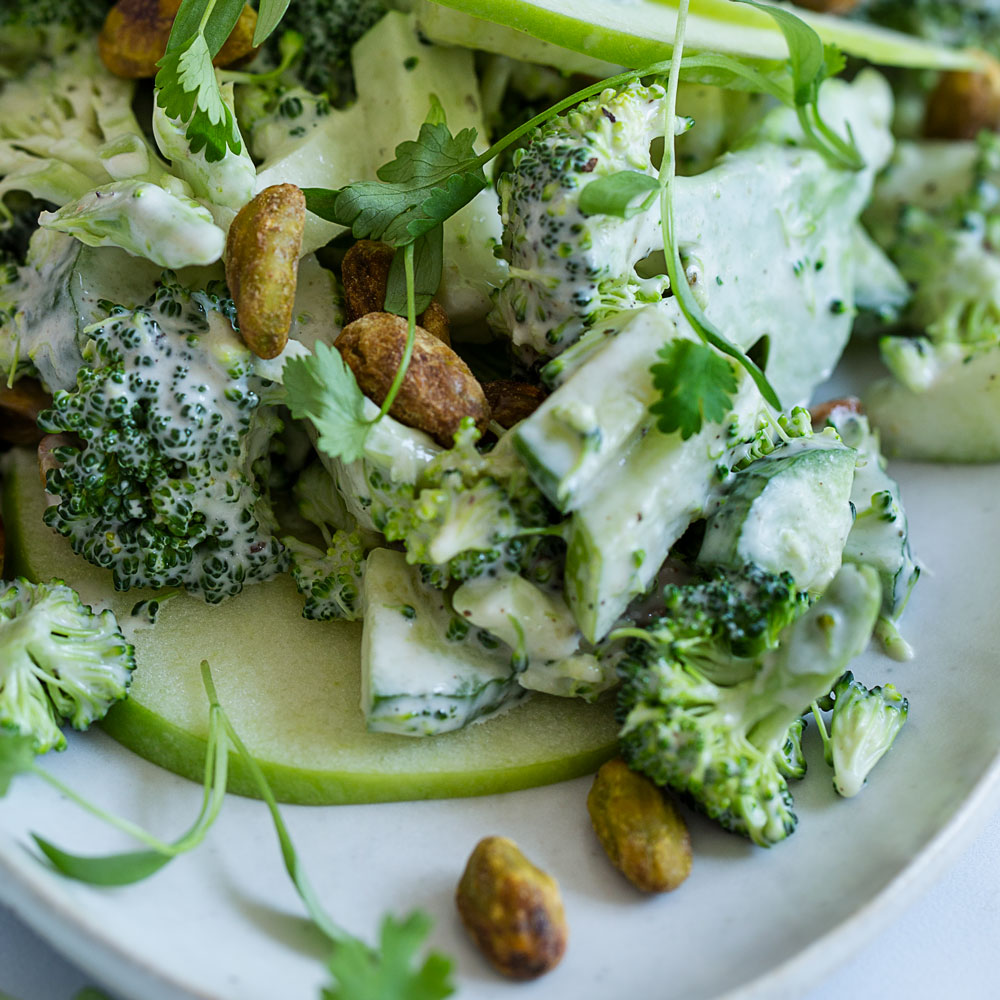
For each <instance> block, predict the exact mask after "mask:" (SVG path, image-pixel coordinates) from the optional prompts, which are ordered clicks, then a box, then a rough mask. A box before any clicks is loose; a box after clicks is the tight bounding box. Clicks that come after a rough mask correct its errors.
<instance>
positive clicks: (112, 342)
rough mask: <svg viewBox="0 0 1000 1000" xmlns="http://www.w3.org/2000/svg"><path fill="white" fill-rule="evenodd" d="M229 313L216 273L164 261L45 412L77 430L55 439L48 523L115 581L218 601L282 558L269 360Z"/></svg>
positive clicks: (46, 420)
mask: <svg viewBox="0 0 1000 1000" xmlns="http://www.w3.org/2000/svg"><path fill="white" fill-rule="evenodd" d="M233 315H234V309H233V304H232V301H231V300H229V299H226V298H221V297H219V295H217V294H216V293H215V292H214V291H213V290H212V288H211V286H210V288H209V290H208V291H205V292H197V291H190V290H188V289H185V288H183V287H181V286H180V285H179V284H177V283H176V280H175V279H173V277H172V276H171V275H169V274H165V275H164V283H163V284H162V285H161V287H160V288H159V289H158V290H157V292H156V293H155V294H154V295H153V297H152V298H151V299H150V300H149V302H148V303H147V304H146V305H145V306H142V307H140V308H138V309H135V310H131V309H127V308H125V307H121V306H119V307H110V310H109V315H108V317H107V319H106V320H105V321H104V322H103V324H102V325H101V326H100V328H99V329H96V330H93V331H92V336H93V339H92V340H91V342H90V343H89V344H88V346H87V348H86V351H85V366H84V367H83V368H81V369H80V371H79V373H78V374H77V386H76V388H75V389H74V390H70V391H60V392H57V393H56V394H55V396H54V398H53V404H52V408H51V409H50V410H47V411H45V412H44V413H43V414H42V415H41V417H40V418H39V425H40V427H42V429H44V430H45V431H47V432H49V433H68V434H72V435H76V437H77V438H78V439H79V444H76V445H66V446H64V447H61V448H59V449H57V451H56V457H57V459H58V461H59V467H58V468H56V469H54V470H52V471H51V472H50V473H49V477H48V484H47V485H48V489H49V491H50V492H51V493H53V494H54V495H55V496H58V497H59V502H58V504H55V505H53V506H51V507H49V508H48V509H47V511H46V513H45V520H46V523H47V524H48V525H49V526H50V527H52V528H54V529H55V530H56V531H58V532H59V533H60V534H62V535H65V536H66V537H67V538H69V540H70V542H71V544H72V546H73V549H74V551H76V552H77V553H79V554H80V555H82V556H84V557H85V558H86V559H88V560H89V561H90V562H93V563H95V564H96V565H98V566H103V567H106V568H108V569H110V570H111V571H112V574H113V576H114V583H115V586H116V587H117V588H118V589H119V590H125V589H128V588H130V587H138V586H150V587H175V586H184V587H187V588H188V590H189V591H190V592H192V593H195V594H199V595H201V596H202V597H204V598H205V600H207V601H210V602H216V601H220V600H222V599H223V598H224V597H228V596H230V595H232V594H236V593H238V592H239V591H240V590H241V589H242V588H243V586H244V585H245V584H248V583H253V582H256V581H260V580H267V579H269V578H270V577H272V576H273V575H274V574H275V573H277V572H280V571H281V570H282V569H284V567H285V555H284V551H283V549H282V546H281V544H280V543H279V542H278V540H277V539H276V538H274V536H273V530H274V520H273V516H272V514H271V510H270V505H269V502H268V499H267V496H266V493H265V489H264V486H263V483H264V482H265V481H266V470H261V471H262V472H263V473H265V474H262V475H260V476H259V477H258V474H257V470H256V469H255V463H257V462H258V460H262V459H263V458H264V456H265V455H266V452H267V445H268V442H269V440H270V438H271V437H272V436H273V434H274V433H275V432H276V430H277V429H278V428H279V426H280V421H279V419H278V417H277V415H276V412H275V410H274V408H273V407H272V406H268V405H262V398H261V397H262V394H265V393H266V392H267V390H268V388H269V386H270V385H271V381H270V380H269V378H268V376H270V379H273V378H275V377H276V374H275V368H274V367H273V366H274V364H275V363H274V362H271V363H268V365H265V364H264V363H262V362H260V361H259V360H258V359H257V358H256V357H255V356H254V355H253V354H251V353H250V352H249V351H248V350H247V349H246V348H245V347H244V346H243V344H242V343H241V342H240V340H239V339H238V337H237V336H236V334H235V332H234V330H233V326H232V320H233ZM280 363H281V361H280V360H279V361H278V362H277V364H279V365H280ZM262 369H263V371H262ZM277 370H278V371H280V368H279V369H277Z"/></svg>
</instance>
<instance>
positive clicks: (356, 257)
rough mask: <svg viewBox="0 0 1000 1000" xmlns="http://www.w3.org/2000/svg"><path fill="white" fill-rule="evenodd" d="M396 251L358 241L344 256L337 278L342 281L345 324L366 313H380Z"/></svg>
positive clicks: (376, 242)
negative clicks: (340, 278) (345, 309)
mask: <svg viewBox="0 0 1000 1000" xmlns="http://www.w3.org/2000/svg"><path fill="white" fill-rule="evenodd" d="M395 253H396V251H395V250H393V248H392V247H391V246H389V244H388V243H379V242H378V241H377V240H358V242H357V243H355V244H354V246H352V247H351V249H350V250H348V251H347V253H346V254H344V260H343V263H342V264H341V266H340V274H341V277H342V278H343V281H344V302H345V304H346V306H347V320H348V322H353V321H354V320H356V319H360V318H361V317H362V316H366V315H367V314H368V313H373V312H382V310H383V309H384V308H385V291H386V287H387V286H388V284H389V268H390V267H392V258H393V257H394V256H395Z"/></svg>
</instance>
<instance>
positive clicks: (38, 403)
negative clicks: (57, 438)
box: [0, 378, 52, 445]
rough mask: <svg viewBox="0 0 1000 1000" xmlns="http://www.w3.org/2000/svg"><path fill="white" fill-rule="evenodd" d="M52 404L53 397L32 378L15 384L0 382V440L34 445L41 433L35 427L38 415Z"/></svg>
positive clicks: (39, 438)
mask: <svg viewBox="0 0 1000 1000" xmlns="http://www.w3.org/2000/svg"><path fill="white" fill-rule="evenodd" d="M51 405H52V397H51V396H50V395H49V394H48V393H47V392H46V391H45V390H44V389H43V388H42V387H41V385H39V383H38V382H36V381H35V380H34V379H31V378H22V379H19V380H18V381H17V382H16V383H15V384H14V385H11V386H9V385H7V383H6V382H5V381H3V382H0V441H6V442H7V443H8V444H22V445H36V444H38V442H39V441H40V440H41V439H42V432H41V431H40V430H39V429H38V427H37V426H36V423H35V421H36V420H38V414H39V413H41V412H42V410H44V409H47V408H48V407H49V406H51Z"/></svg>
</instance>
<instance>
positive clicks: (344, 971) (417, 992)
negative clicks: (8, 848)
mask: <svg viewBox="0 0 1000 1000" xmlns="http://www.w3.org/2000/svg"><path fill="white" fill-rule="evenodd" d="M201 675H202V682H203V683H204V686H205V692H206V694H207V696H208V700H209V735H208V744H207V749H206V754H205V788H204V794H203V797H202V805H201V810H200V811H199V813H198V818H197V819H196V820H195V823H194V825H193V826H192V827H191V829H190V830H188V832H187V833H185V834H184V835H183V836H182V837H180V838H179V839H178V840H176V841H174V842H173V843H164V842H162V841H160V840H158V839H157V838H155V837H154V836H152V834H149V833H147V832H146V831H145V830H142V829H141V828H139V827H137V826H135V825H134V824H132V823H130V822H129V821H127V820H123V819H120V818H118V817H115V816H111V815H110V814H108V813H106V812H104V810H102V809H101V808H100V807H98V806H95V805H93V804H92V803H90V802H88V801H87V800H86V799H83V798H82V797H81V796H79V795H78V794H77V793H76V792H74V791H73V790H72V789H70V788H68V787H67V786H66V785H64V784H63V783H62V782H60V781H59V780H58V779H56V778H55V777H53V776H52V775H50V774H49V773H48V772H47V771H44V770H43V769H42V768H40V767H38V766H37V765H36V764H35V763H34V753H33V750H32V746H33V741H32V739H31V738H30V737H25V736H22V735H21V734H20V733H17V732H16V731H14V730H12V729H4V728H0V794H3V793H5V792H6V790H7V787H8V786H9V784H10V780H11V779H12V778H13V777H14V776H16V775H18V774H23V773H32V774H35V775H37V776H38V777H40V778H42V779H43V780H45V781H47V782H48V783H49V784H51V785H53V786H54V787H55V788H56V789H57V790H58V791H60V792H61V793H62V794H64V795H66V796H67V797H68V798H70V799H72V800H73V801H74V802H76V803H77V804H78V805H80V806H82V807H83V808H84V809H86V810H87V811H89V812H91V813H92V814H94V815H95V816H97V817H99V818H100V819H103V820H104V821H105V822H108V823H110V824H111V825H113V826H115V827H116V828H117V829H119V830H122V831H123V832H125V833H127V834H129V835H130V836H132V837H135V838H136V839H137V840H139V841H140V842H143V843H145V844H146V845H147V846H148V848H149V849H148V850H145V851H131V852H125V853H120V854H112V855H106V856H103V857H86V856H82V855H75V854H70V853H69V852H67V851H63V850H61V849H60V848H57V847H54V846H53V845H52V844H50V843H49V842H48V841H46V840H43V839H42V838H41V837H38V836H35V838H34V839H35V841H36V843H37V844H38V845H39V847H40V849H41V850H42V852H43V854H44V855H45V856H46V858H48V860H49V862H50V863H51V864H52V865H53V866H54V867H55V868H56V869H57V870H59V871H60V872H62V873H63V874H64V875H67V876H68V877H70V878H75V879H78V880H79V881H83V882H87V883H89V884H91V885H97V886H117V885H127V884H130V883H132V882H137V881H140V880H141V879H144V878H147V877H148V876H149V875H152V874H153V873H155V872H156V871H158V870H159V869H160V868H162V867H163V866H164V865H165V864H167V863H168V862H169V861H170V860H171V859H172V858H174V857H176V856H177V855H178V854H180V853H182V852H183V851H188V850H191V849H192V848H193V847H195V846H197V844H199V843H200V842H201V840H202V839H204V836H205V834H206V833H207V832H208V830H209V828H210V827H211V825H212V823H213V822H214V821H215V819H216V817H217V816H218V814H219V811H220V810H221V807H222V802H223V800H224V798H225V793H226V780H227V776H228V761H229V752H230V748H232V750H234V751H235V752H236V753H237V754H238V755H239V757H240V759H241V761H242V763H243V765H244V766H245V767H246V769H247V771H248V772H249V774H250V776H251V778H252V779H253V781H254V783H255V784H256V786H257V789H258V791H259V792H260V795H261V798H262V799H263V800H264V802H265V803H266V805H267V808H268V810H269V812H270V814H271V818H272V820H273V822H274V828H275V832H276V833H277V836H278V843H279V845H280V848H281V856H282V860H283V861H284V865H285V870H286V871H287V872H288V875H289V877H290V878H291V880H292V883H293V885H294V886H295V889H296V891H297V892H298V894H299V897H300V898H301V900H302V902H303V904H304V905H305V908H306V912H307V913H308V914H309V917H310V919H311V920H312V921H313V923H314V924H315V925H316V927H317V928H318V929H319V930H320V931H321V932H322V933H323V934H324V935H325V936H326V937H327V938H328V939H329V940H330V941H332V942H333V943H334V945H335V950H334V953H333V957H332V958H331V959H330V962H329V968H330V971H331V973H332V974H333V976H334V977H335V979H336V986H335V987H334V988H333V989H332V990H325V991H324V996H325V997H327V998H329V1000H443V998H444V997H447V996H449V995H451V993H453V992H454V988H453V986H452V984H451V982H450V976H451V969H452V963H451V961H450V960H449V959H448V958H446V957H444V956H442V955H439V954H436V953H431V954H430V955H428V956H427V957H426V959H425V960H424V962H423V964H422V965H420V966H418V967H414V962H415V960H416V957H417V952H418V950H419V948H420V946H421V945H422V943H423V941H424V940H425V939H426V937H427V935H428V933H429V931H430V928H431V922H430V918H429V917H428V916H427V915H426V914H424V913H422V912H420V911H417V912H414V913H412V914H410V915H409V916H408V917H406V918H405V919H404V920H396V919H395V918H393V917H391V916H389V917H387V918H386V919H385V921H384V922H383V924H382V929H381V935H380V941H379V946H378V948H374V949H373V948H370V947H369V946H368V945H367V944H365V942H363V941H361V940H360V939H359V938H356V937H355V936H354V935H352V934H351V933H349V932H348V931H346V930H344V929H343V928H342V927H340V926H339V925H338V924H336V923H335V922H334V921H333V919H332V918H331V917H330V916H329V915H328V914H327V912H326V910H325V909H324V908H323V906H322V904H321V903H320V902H319V898H318V897H317V895H316V893H315V891H314V890H313V888H312V886H311V884H310V882H309V880H308V878H307V877H306V873H305V870H304V868H303V866H302V864H301V861H300V860H299V857H298V853H297V852H296V850H295V846H294V844H293V843H292V839H291V836H290V835H289V832H288V828H287V827H286V826H285V822H284V819H283V818H282V816H281V812H280V810H279V809H278V804H277V802H276V801H275V798H274V793H273V792H272V790H271V787H270V785H269V784H268V781H267V778H266V777H265V775H264V772H263V771H262V770H261V768H260V765H259V764H258V763H257V761H256V760H255V759H254V757H253V755H252V754H251V753H250V752H249V750H247V748H246V746H245V745H244V743H243V741H242V740H241V739H240V737H239V734H238V733H237V732H236V730H235V728H234V727H233V724H232V723H231V722H230V721H229V717H228V716H227V715H226V713H225V711H224V710H223V708H222V705H221V703H220V702H219V697H218V694H217V692H216V689H215V684H214V682H213V680H212V673H211V669H210V668H209V665H208V663H207V662H202V664H201Z"/></svg>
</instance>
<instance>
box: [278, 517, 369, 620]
mask: <svg viewBox="0 0 1000 1000" xmlns="http://www.w3.org/2000/svg"><path fill="white" fill-rule="evenodd" d="M282 541H283V542H284V544H285V547H286V548H287V549H288V553H289V556H290V558H291V569H292V577H293V578H294V579H295V586H296V587H298V589H299V593H300V594H302V595H303V596H304V597H305V605H304V607H303V608H302V617H303V618H311V619H314V620H316V621H333V620H334V619H344V620H346V621H352V622H353V621H358V620H359V619H360V618H361V616H362V615H363V613H364V604H363V598H362V595H363V592H364V591H363V585H362V582H363V579H364V567H365V550H364V547H363V546H362V544H361V536H360V535H359V534H358V533H356V532H352V533H350V534H349V533H348V532H346V531H342V530H341V531H335V532H334V533H333V535H332V536H331V538H330V540H329V542H328V543H327V547H326V551H325V552H324V551H323V550H322V549H319V548H317V547H316V546H315V545H310V544H309V543H308V542H303V541H300V540H299V539H297V538H292V537H287V538H283V539H282Z"/></svg>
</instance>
